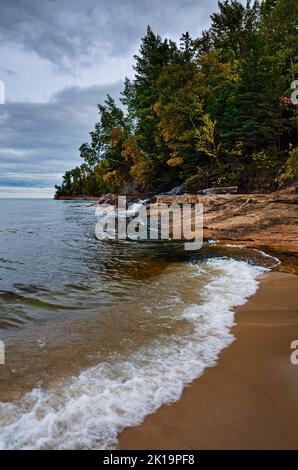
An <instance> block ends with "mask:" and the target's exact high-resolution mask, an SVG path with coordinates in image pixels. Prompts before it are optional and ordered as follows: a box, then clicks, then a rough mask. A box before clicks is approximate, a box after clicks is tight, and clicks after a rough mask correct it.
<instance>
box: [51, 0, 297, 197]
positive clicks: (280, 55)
mask: <svg viewBox="0 0 298 470" xmlns="http://www.w3.org/2000/svg"><path fill="white" fill-rule="evenodd" d="M297 29H298V2H297V0H264V1H262V2H260V1H254V2H250V1H248V2H247V4H246V5H245V6H244V5H243V4H242V3H240V2H239V1H236V0H225V1H220V2H219V3H218V10H217V12H215V13H214V14H212V15H211V25H210V28H209V29H208V30H206V31H203V32H202V34H201V35H200V37H198V38H192V37H191V36H190V34H189V33H188V32H185V33H183V34H182V37H181V40H180V43H179V44H176V43H175V42H173V41H172V40H170V39H163V38H161V37H160V36H159V35H158V34H156V33H155V32H154V31H152V29H151V28H150V27H149V26H148V28H147V32H146V34H145V36H144V37H143V38H142V41H141V44H140V48H139V53H138V55H136V56H134V72H135V74H134V78H133V79H132V80H130V79H128V78H126V79H125V80H124V86H123V91H122V93H121V98H120V101H119V100H118V98H117V99H115V98H113V97H112V96H109V95H108V96H107V98H106V100H105V101H104V103H100V104H98V113H99V117H98V122H96V123H95V125H94V129H93V130H92V131H91V132H90V137H89V140H88V142H85V143H83V144H82V145H81V147H80V149H79V152H80V155H81V158H82V164H81V165H80V166H77V167H75V168H73V169H72V170H69V171H66V172H65V174H64V176H63V181H62V184H61V186H56V197H57V198H59V197H68V196H69V197H75V196H100V195H102V194H106V193H122V194H126V193H127V194H129V193H130V192H132V191H138V192H139V193H144V194H145V193H146V194H157V193H160V192H165V191H169V190H170V189H171V188H173V187H175V186H178V185H181V184H184V185H185V187H186V188H187V190H188V191H189V192H196V191H198V190H201V189H205V188H207V187H216V186H238V187H239V190H240V191H241V192H269V191H272V190H275V189H278V188H281V187H284V186H286V185H288V184H291V183H292V182H293V181H295V180H297V179H298V146H297V145H298V144H297V140H298V139H297V137H298V114H297V113H298V111H297V109H298V106H297V105H295V102H294V100H293V99H291V97H292V96H293V93H294V90H293V89H292V87H293V82H295V79H298V31H297ZM95 106H96V103H95ZM86 138H87V136H86Z"/></svg>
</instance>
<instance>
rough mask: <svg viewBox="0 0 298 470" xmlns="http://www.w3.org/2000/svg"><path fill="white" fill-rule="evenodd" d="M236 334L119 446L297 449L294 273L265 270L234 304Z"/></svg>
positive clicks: (297, 294)
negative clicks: (255, 285) (181, 391)
mask: <svg viewBox="0 0 298 470" xmlns="http://www.w3.org/2000/svg"><path fill="white" fill-rule="evenodd" d="M236 322H237V325H236V326H235V327H234V328H233V334H234V335H235V337H236V341H234V343H233V344H232V345H231V346H230V347H229V348H228V349H226V350H224V351H223V352H222V354H221V356H220V358H219V361H218V364H217V365H216V366H215V367H213V368H209V369H207V370H206V371H205V373H204V374H203V376H202V377H200V378H199V379H198V380H196V381H195V382H194V383H193V384H191V386H190V387H188V389H187V390H186V391H185V392H184V394H183V396H182V398H181V399H180V400H179V401H178V402H176V403H174V404H172V405H168V406H163V407H162V408H161V409H160V410H159V411H158V412H156V413H155V414H153V415H151V416H148V417H147V418H146V419H145V421H144V423H143V424H142V425H140V426H138V427H136V428H130V429H126V430H125V431H124V432H123V433H122V434H121V435H120V445H119V447H120V448H121V449H130V450H131V449H198V450H200V449H298V365H296V366H295V365H292V364H291V362H290V355H291V353H292V352H293V351H292V350H291V349H290V345H291V342H292V341H293V340H298V276H295V275H292V274H284V273H277V272H274V273H269V274H266V275H264V276H263V279H262V282H261V286H260V288H259V290H258V291H257V293H256V294H255V295H254V296H253V297H251V298H250V299H249V301H248V303H247V304H245V305H244V306H242V307H239V308H237V309H236Z"/></svg>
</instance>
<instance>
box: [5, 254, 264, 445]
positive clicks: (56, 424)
mask: <svg viewBox="0 0 298 470" xmlns="http://www.w3.org/2000/svg"><path fill="white" fill-rule="evenodd" d="M193 269H194V270H196V272H197V275H198V276H199V275H200V270H202V269H203V270H205V271H206V272H209V271H210V272H211V273H212V276H211V281H210V282H209V283H208V285H207V286H206V287H205V288H204V291H203V294H204V299H205V301H204V303H203V304H202V305H197V304H193V305H188V306H187V307H186V308H184V309H183V308H182V309H181V318H183V319H185V320H186V321H188V322H189V323H190V325H191V328H190V329H188V331H190V332H189V333H185V334H184V336H175V335H172V336H169V337H165V338H164V340H163V341H162V340H160V339H159V340H155V341H152V343H151V344H150V346H146V347H145V346H144V347H143V348H141V349H140V350H139V351H138V352H137V353H133V354H131V355H130V356H129V357H127V358H126V359H125V360H120V361H115V362H113V363H112V362H110V363H108V362H106V363H102V364H99V365H98V366H96V367H92V368H89V369H87V370H85V371H84V372H82V373H81V374H80V375H79V376H78V377H76V378H73V379H72V380H71V381H68V382H67V383H64V384H63V385H61V386H60V387H56V388H55V389H52V390H50V391H45V390H42V389H38V388H36V389H34V390H32V392H30V393H29V394H27V395H26V396H25V397H24V398H23V399H22V400H21V401H20V402H19V403H17V404H12V403H1V404H0V420H1V422H2V423H3V424H2V426H1V427H0V447H1V448H2V449H48V448H53V449H112V448H115V447H116V446H117V436H118V434H119V432H120V431H122V430H123V429H124V428H126V427H130V426H136V425H138V424H140V423H141V422H142V421H143V419H144V418H145V416H146V415H148V414H151V413H153V412H154V411H156V410H157V409H158V408H159V407H160V406H161V405H163V404H166V403H171V402H174V401H176V400H178V399H179V398H180V396H181V394H182V392H183V389H184V388H185V387H186V386H187V385H188V384H190V383H191V382H192V381H193V380H194V379H196V378H198V377H199V376H200V375H202V373H203V371H204V369H205V368H206V367H210V366H214V365H215V364H216V361H217V359H218V356H219V354H220V352H221V351H222V350H223V349H224V348H226V347H227V346H229V345H230V344H231V343H232V341H233V340H234V337H233V335H232V334H231V332H230V329H231V327H232V325H233V324H234V313H233V311H232V308H233V307H235V306H238V305H241V304H243V303H245V301H246V299H247V298H248V297H249V296H251V295H252V294H254V293H255V291H256V289H257V286H258V280H257V277H258V276H259V275H260V274H261V273H262V272H264V271H265V269H262V268H258V267H255V266H251V265H249V264H247V263H245V262H243V261H235V260H229V259H214V260H210V261H207V262H206V263H204V264H203V265H200V267H199V266H194V267H193Z"/></svg>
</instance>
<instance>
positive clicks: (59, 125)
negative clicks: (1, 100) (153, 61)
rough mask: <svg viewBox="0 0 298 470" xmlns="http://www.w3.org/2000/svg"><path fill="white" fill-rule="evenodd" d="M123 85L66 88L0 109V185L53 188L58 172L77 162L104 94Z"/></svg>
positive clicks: (60, 172) (9, 104) (115, 91)
mask: <svg viewBox="0 0 298 470" xmlns="http://www.w3.org/2000/svg"><path fill="white" fill-rule="evenodd" d="M121 88H122V83H121V82H117V83H114V84H110V85H108V86H92V87H86V88H79V87H71V88H66V89H64V90H62V91H60V92H59V93H57V94H56V95H54V96H53V97H52V98H51V100H49V102H47V103H7V104H5V105H3V106H1V107H0V125H1V134H0V186H6V187H10V186H11V187H14V186H22V187H49V186H51V187H54V185H55V184H56V183H59V182H60V179H61V174H62V173H63V172H64V171H65V170H66V169H69V168H71V167H73V166H75V165H76V164H79V163H81V159H80V157H79V152H78V149H79V147H80V145H81V144H82V142H84V141H88V139H89V132H90V130H91V129H92V128H93V125H94V123H95V121H96V119H97V117H98V114H97V107H96V104H97V103H100V102H103V100H104V99H105V97H106V94H107V92H109V93H111V94H113V95H114V96H116V97H118V96H119V93H120V90H121Z"/></svg>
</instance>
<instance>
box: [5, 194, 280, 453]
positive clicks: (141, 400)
mask: <svg viewBox="0 0 298 470" xmlns="http://www.w3.org/2000/svg"><path fill="white" fill-rule="evenodd" d="M95 224H96V217H95V209H94V206H93V205H92V203H90V202H80V201H78V202H76V201H52V200H32V199H31V200H29V199H28V200H26V199H23V200H13V199H10V200H8V199H7V200H6V199H2V200H1V199H0V339H1V340H2V341H4V343H5V348H6V361H5V365H0V385H1V391H0V399H1V402H0V447H2V448H4V449H10V448H12V449H13V448H16V449H23V448H25V449H26V448H38V449H48V448H54V449H64V448H66V449H85V448H88V449H89V448H90V449H106V448H114V447H116V446H117V436H118V434H119V432H120V431H121V430H122V429H123V428H125V427H127V426H134V425H137V424H139V423H140V422H142V420H143V419H144V417H145V416H146V415H147V414H149V413H152V412H154V411H155V410H156V409H158V408H159V407H160V406H161V405H162V404H164V403H170V402H172V401H175V400H177V399H179V397H180V396H181V393H182V391H183V389H184V388H185V386H187V384H189V383H190V382H192V381H193V380H194V379H195V378H197V377H199V376H200V375H201V374H202V373H203V371H204V369H205V368H206V367H209V366H212V365H214V364H215V363H216V361H217V358H218V355H219V353H220V352H221V351H222V349H223V348H225V347H227V346H228V345H229V344H230V343H231V342H232V341H233V335H232V334H231V332H230V330H231V326H232V325H233V323H234V314H233V307H235V306H237V305H241V304H243V303H244V302H245V301H246V299H247V298H248V297H249V296H250V295H252V294H253V293H254V292H255V291H256V289H257V286H258V276H259V275H260V274H262V273H263V272H264V270H265V269H266V268H264V267H266V266H267V267H268V266H270V263H271V264H272V260H271V259H270V258H268V257H264V256H263V255H262V254H259V253H257V252H252V251H250V250H241V249H237V248H228V249H219V248H218V247H216V246H213V245H209V246H206V247H204V248H203V249H202V250H200V251H199V252H192V253H190V252H186V251H184V249H183V244H177V243H158V242H156V243H152V242H142V243H137V242H129V241H121V242H120V241H119V242H117V241H98V240H96V238H95ZM260 266H262V267H260Z"/></svg>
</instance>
